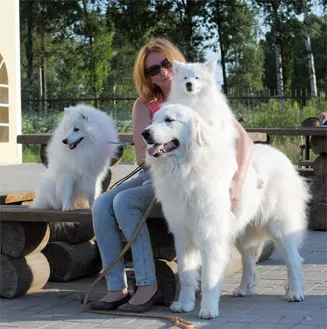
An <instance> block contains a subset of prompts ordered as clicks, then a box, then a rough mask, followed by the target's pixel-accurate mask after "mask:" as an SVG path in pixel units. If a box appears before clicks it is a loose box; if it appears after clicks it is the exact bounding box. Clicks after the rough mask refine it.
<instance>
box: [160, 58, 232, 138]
mask: <svg viewBox="0 0 327 329" xmlns="http://www.w3.org/2000/svg"><path fill="white" fill-rule="evenodd" d="M215 72H216V63H215V62H214V61H209V62H206V63H180V62H178V61H174V62H173V80H172V87H171V92H170V94H169V96H168V99H167V102H166V104H175V103H179V104H183V105H186V106H188V107H190V108H191V109H193V110H194V111H196V112H197V113H198V114H199V115H200V116H201V117H202V119H204V120H205V121H206V122H207V123H208V124H210V125H211V126H213V128H214V131H217V132H219V133H220V136H223V134H221V132H222V131H224V134H226V135H227V136H228V138H235V139H236V138H237V130H236V126H235V124H231V122H232V120H233V114H232V112H231V111H230V109H229V105H228V103H227V100H226V98H225V96H224V94H222V93H221V92H220V91H219V89H218V87H217V83H216V78H215Z"/></svg>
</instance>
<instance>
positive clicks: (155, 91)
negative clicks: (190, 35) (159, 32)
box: [134, 38, 186, 102]
mask: <svg viewBox="0 0 327 329" xmlns="http://www.w3.org/2000/svg"><path fill="white" fill-rule="evenodd" d="M152 52H159V53H161V54H163V55H164V56H165V57H166V58H167V59H168V60H169V62H171V63H172V62H173V60H177V61H179V62H185V61H186V60H185V57H184V56H183V54H182V53H181V51H180V50H179V49H178V48H177V47H176V46H175V45H173V44H172V43H171V42H170V41H169V40H167V39H162V38H155V39H151V40H150V41H149V42H148V43H147V44H146V45H145V46H143V47H142V48H141V50H140V51H139V53H138V55H137V57H136V60H135V64H134V83H135V87H136V90H137V92H138V94H139V96H140V98H141V99H142V100H143V101H146V102H149V101H151V100H155V99H156V98H157V97H158V96H159V95H161V94H162V92H161V89H160V88H159V87H158V86H155V85H154V84H152V83H151V80H150V78H149V77H147V76H146V74H145V60H146V58H147V56H148V55H149V54H150V53H152Z"/></svg>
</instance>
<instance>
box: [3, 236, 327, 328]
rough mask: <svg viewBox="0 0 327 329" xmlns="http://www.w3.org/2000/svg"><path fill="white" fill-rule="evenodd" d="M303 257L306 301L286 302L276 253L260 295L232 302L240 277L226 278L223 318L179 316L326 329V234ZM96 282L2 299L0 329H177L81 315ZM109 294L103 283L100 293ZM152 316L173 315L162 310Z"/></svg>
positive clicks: (209, 324)
mask: <svg viewBox="0 0 327 329" xmlns="http://www.w3.org/2000/svg"><path fill="white" fill-rule="evenodd" d="M301 254H302V256H303V258H304V264H303V270H304V275H305V279H306V298H305V300H304V302H302V303H288V302H287V301H286V300H285V298H284V297H283V295H284V284H285V283H286V278H287V272H286V268H285V266H284V261H283V260H282V258H281V256H280V255H279V253H278V252H277V251H275V252H274V254H273V255H272V256H271V258H270V259H269V260H266V261H264V262H262V263H260V265H258V267H257V268H258V273H259V276H260V281H259V284H258V289H257V294H256V295H253V296H249V297H238V298H233V297H232V291H233V289H234V287H235V286H237V285H238V284H239V282H240V276H241V273H240V272H239V271H238V272H235V273H234V274H233V275H231V276H229V277H228V278H226V281H225V284H224V287H223V296H222V297H221V304H220V317H218V318H216V319H213V320H199V319H198V317H197V314H198V312H199V303H197V305H196V308H195V310H194V311H193V312H191V313H188V314H182V315H181V316H182V317H183V318H184V319H186V320H188V321H191V322H192V323H193V324H194V327H195V328H204V329H216V328H219V329H227V328H229V329H238V328H247V329H271V328H279V329H291V328H292V329H293V328H294V329H327V232H312V231H310V232H308V235H307V238H306V240H305V243H304V245H303V247H302V251H301ZM93 280H94V277H92V278H85V279H82V280H76V281H74V282H68V283H58V282H50V283H48V284H47V285H46V287H45V288H44V289H42V290H40V291H39V292H37V293H34V294H28V295H25V296H24V297H21V298H16V299H12V300H6V299H0V329H13V328H19V329H27V328H33V329H38V328H46V329H66V328H67V329H68V328H69V329H75V328H76V329H91V328H92V329H93V328H94V329H121V328H127V329H141V328H142V329H159V328H160V329H163V328H176V327H175V326H172V325H171V323H169V322H168V321H163V320H156V319H144V318H136V317H135V318H134V317H120V316H109V315H98V314H90V313H85V312H83V308H82V305H81V303H80V298H81V297H80V296H81V295H82V294H83V293H84V292H86V291H87V290H88V288H89V287H90V285H91V283H92V281H93ZM104 290H105V286H104V282H101V283H100V284H99V285H98V286H97V287H96V292H97V293H99V292H102V291H104ZM151 313H160V314H166V315H172V313H171V312H170V311H169V309H168V308H167V307H162V306H158V307H156V308H155V309H154V310H153V311H152V312H151Z"/></svg>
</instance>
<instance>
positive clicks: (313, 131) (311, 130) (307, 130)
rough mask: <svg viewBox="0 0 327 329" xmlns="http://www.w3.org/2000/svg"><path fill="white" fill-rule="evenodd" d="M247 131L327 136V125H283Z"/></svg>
mask: <svg viewBox="0 0 327 329" xmlns="http://www.w3.org/2000/svg"><path fill="white" fill-rule="evenodd" d="M246 131H247V132H262V133H266V134H268V135H281V136H326V137H327V126H319V127H282V128H246Z"/></svg>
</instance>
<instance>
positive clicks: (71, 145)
mask: <svg viewBox="0 0 327 329" xmlns="http://www.w3.org/2000/svg"><path fill="white" fill-rule="evenodd" d="M83 139H84V137H81V138H79V139H77V140H76V141H75V142H73V143H68V139H67V138H65V139H63V140H62V142H63V143H64V144H68V146H69V148H70V149H71V150H73V149H74V148H76V146H77V145H78V144H79V143H80V142H81V141H82V140H83Z"/></svg>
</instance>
